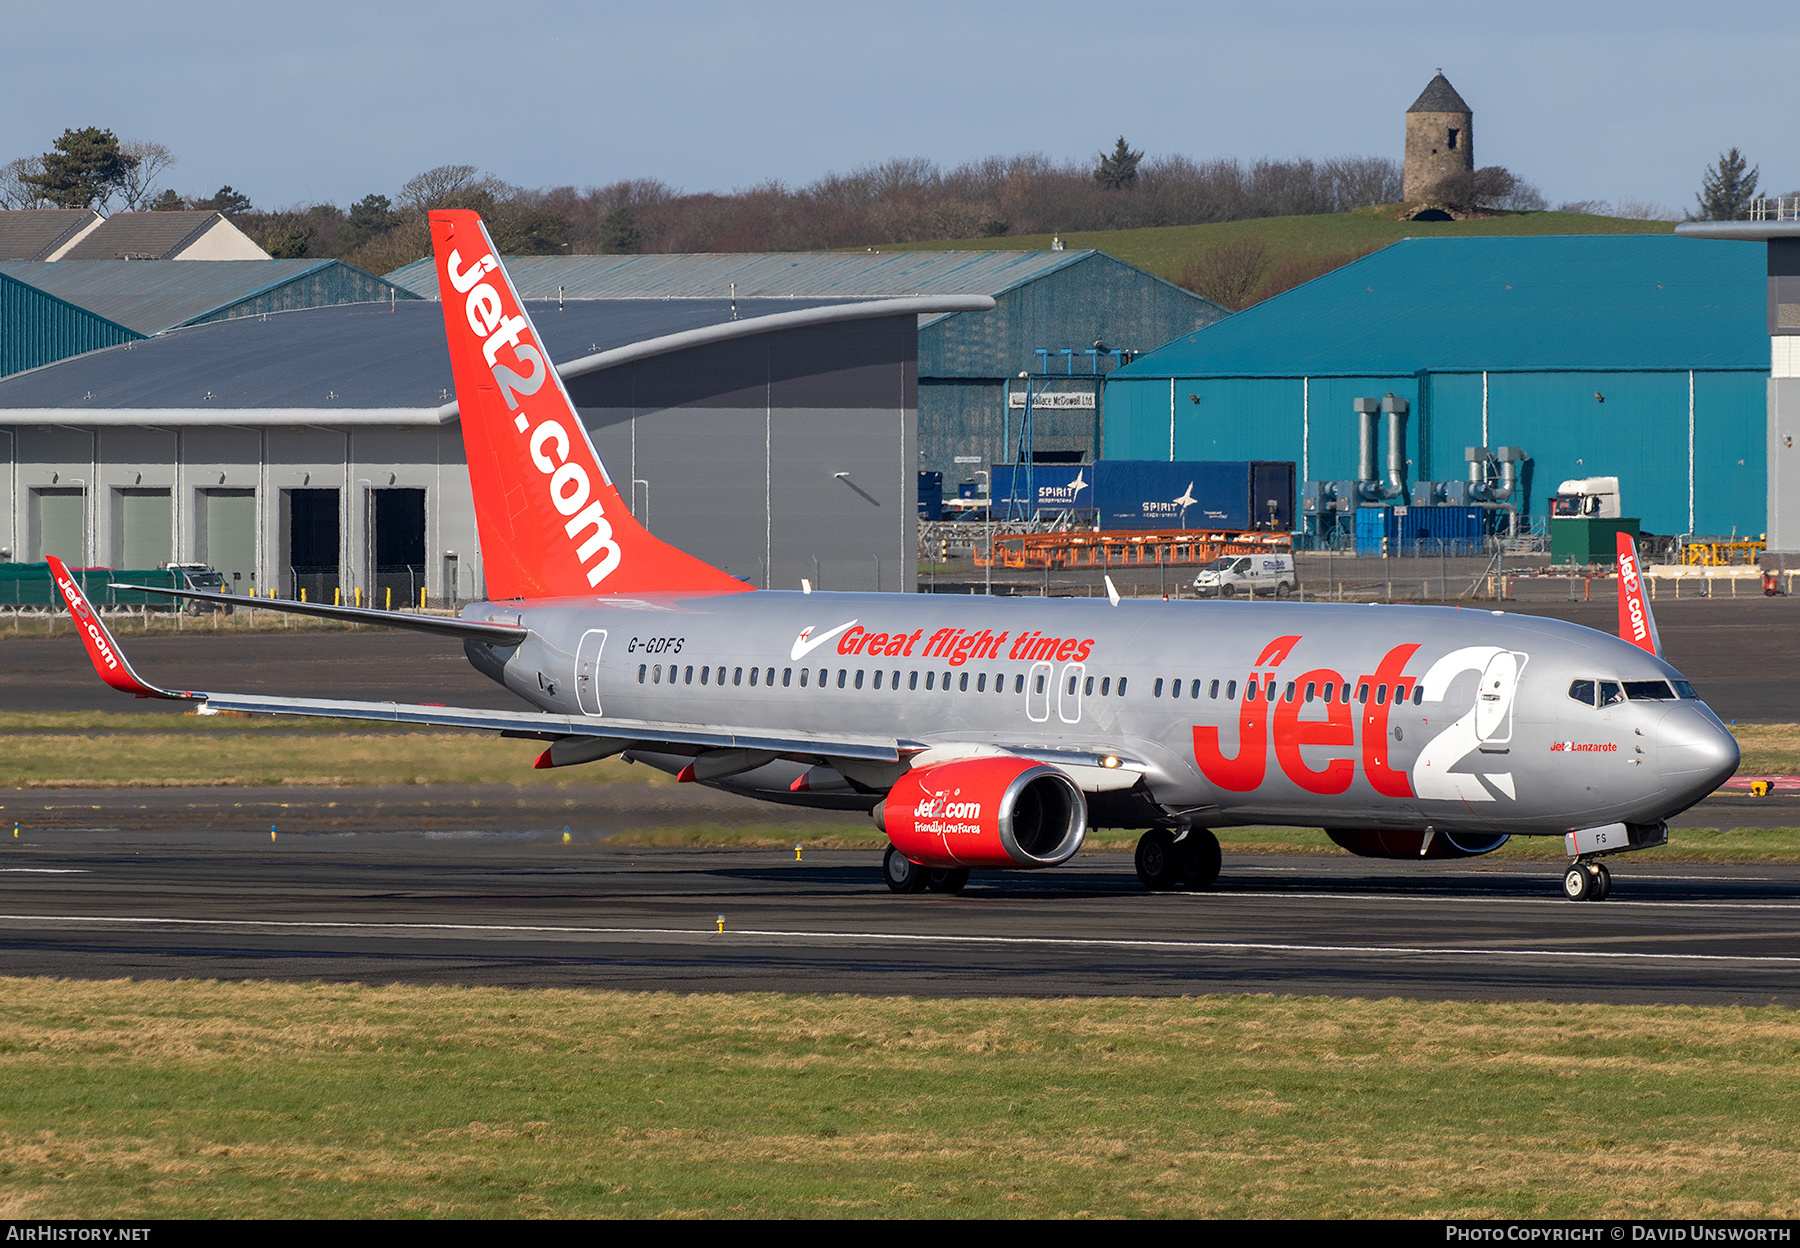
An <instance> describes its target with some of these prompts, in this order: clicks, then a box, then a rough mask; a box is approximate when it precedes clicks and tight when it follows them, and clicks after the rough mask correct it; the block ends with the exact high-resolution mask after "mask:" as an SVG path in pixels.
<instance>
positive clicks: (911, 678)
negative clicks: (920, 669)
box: [906, 672, 931, 689]
mask: <svg viewBox="0 0 1800 1248" xmlns="http://www.w3.org/2000/svg"><path fill="white" fill-rule="evenodd" d="M926 679H927V680H930V679H931V677H930V676H929V675H928V676H926ZM906 687H907V688H908V689H917V688H918V687H919V674H918V673H917V672H911V673H909V674H908V675H907V677H906ZM925 687H926V688H927V689H929V688H931V686H930V685H926V686H925Z"/></svg>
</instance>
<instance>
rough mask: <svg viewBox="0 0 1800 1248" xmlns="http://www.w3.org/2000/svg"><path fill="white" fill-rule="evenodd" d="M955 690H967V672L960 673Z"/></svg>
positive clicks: (960, 691) (962, 691)
mask: <svg viewBox="0 0 1800 1248" xmlns="http://www.w3.org/2000/svg"><path fill="white" fill-rule="evenodd" d="M956 691H957V692H958V693H967V692H968V691H969V674H968V673H967V672H964V673H963V674H962V679H961V680H959V681H957V682H956Z"/></svg>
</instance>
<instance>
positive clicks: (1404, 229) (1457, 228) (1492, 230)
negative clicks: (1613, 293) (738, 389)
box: [881, 209, 1675, 280]
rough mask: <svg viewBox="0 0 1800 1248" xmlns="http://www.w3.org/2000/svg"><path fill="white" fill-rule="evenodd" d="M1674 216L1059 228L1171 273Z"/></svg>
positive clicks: (1658, 224)
mask: <svg viewBox="0 0 1800 1248" xmlns="http://www.w3.org/2000/svg"><path fill="white" fill-rule="evenodd" d="M1674 228H1675V224H1674V222H1672V221H1635V220H1629V219H1625V218H1620V217H1590V216H1586V215H1583V214H1578V213H1569V212H1527V213H1516V214H1514V215H1512V216H1505V217H1489V218H1486V219H1484V220H1477V221H1395V220H1392V219H1390V218H1388V217H1386V216H1384V215H1382V214H1381V213H1380V212H1378V211H1376V210H1371V209H1365V210H1362V211H1359V212H1346V213H1336V214H1332V215H1325V216H1306V217H1259V218H1256V219H1254V220H1249V221H1222V222H1219V223H1216V224H1213V225H1169V226H1158V227H1154V228H1151V229H1142V230H1095V231H1080V230H1077V231H1076V232H1074V233H1072V234H1061V235H1058V236H1057V237H1060V238H1061V239H1062V241H1063V242H1064V244H1066V245H1067V246H1068V247H1070V248H1081V247H1093V248H1097V249H1098V250H1100V251H1104V252H1105V253H1106V254H1107V255H1109V256H1114V257H1116V258H1118V259H1120V260H1123V261H1125V262H1126V263H1127V264H1135V265H1137V266H1138V267H1139V268H1141V269H1148V270H1149V271H1150V272H1152V273H1154V274H1156V275H1157V276H1158V277H1165V278H1169V279H1170V280H1173V279H1174V278H1175V277H1176V275H1177V274H1179V273H1180V272H1181V266H1182V264H1183V263H1184V262H1185V261H1186V260H1187V259H1188V258H1189V257H1190V256H1192V255H1194V253H1196V252H1198V251H1200V250H1202V249H1203V248H1207V247H1212V246H1216V245H1217V244H1219V243H1228V242H1233V241H1235V240H1237V239H1240V238H1244V237H1254V238H1257V239H1259V240H1261V241H1262V243H1263V244H1264V245H1265V246H1267V247H1268V249H1269V254H1270V258H1271V260H1272V261H1273V262H1274V263H1276V264H1279V263H1280V262H1281V261H1283V260H1286V259H1288V258H1290V257H1313V256H1324V255H1334V254H1342V253H1344V252H1359V251H1366V250H1368V249H1369V248H1372V247H1385V246H1387V245H1388V244H1389V243H1395V242H1399V241H1400V240H1401V239H1403V238H1466V237H1470V236H1482V235H1507V234H1667V233H1669V232H1670V231H1672V230H1673V229H1674ZM1050 240H1051V235H1049V234H1020V235H1016V236H1009V237H1005V238H961V239H954V240H950V241H940V242H928V243H887V244H884V245H883V246H882V247H881V250H882V251H1043V250H1046V249H1048V248H1049V246H1050Z"/></svg>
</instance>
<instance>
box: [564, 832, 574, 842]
mask: <svg viewBox="0 0 1800 1248" xmlns="http://www.w3.org/2000/svg"><path fill="white" fill-rule="evenodd" d="M573 840H574V838H573V837H571V836H570V835H569V830H568V829H567V828H564V829H563V844H564V845H567V844H569V843H570V842H571V841H573Z"/></svg>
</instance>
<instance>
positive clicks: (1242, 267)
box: [1176, 234, 1273, 312]
mask: <svg viewBox="0 0 1800 1248" xmlns="http://www.w3.org/2000/svg"><path fill="white" fill-rule="evenodd" d="M1272 259H1273V258H1272V257H1271V256H1270V255H1269V247H1268V244H1266V243H1264V242H1263V241H1262V239H1260V238H1257V237H1256V236H1255V235H1254V234H1246V235H1245V236H1244V237H1242V238H1238V239H1233V240H1232V241H1231V242H1229V243H1219V244H1218V245H1217V246H1213V247H1208V248H1207V249H1206V250H1204V251H1202V252H1199V253H1198V254H1196V255H1194V256H1192V257H1190V258H1189V259H1188V262H1187V263H1186V264H1185V265H1183V266H1182V269H1181V276H1180V277H1178V278H1177V279H1176V284H1177V285H1179V286H1185V287H1187V288H1188V289H1189V290H1191V291H1193V292H1194V293H1195V294H1196V295H1199V296H1200V297H1201V298H1202V299H1211V300H1212V301H1213V302H1214V303H1216V304H1220V305H1221V306H1223V307H1227V308H1230V309H1231V310H1232V311H1233V312H1239V311H1242V310H1243V309H1244V308H1247V307H1249V306H1250V304H1251V303H1252V302H1254V299H1253V298H1252V297H1253V296H1254V295H1255V294H1256V289H1257V287H1259V286H1261V285H1262V281H1263V277H1264V276H1265V275H1266V274H1267V273H1268V271H1269V265H1270V263H1271V262H1272Z"/></svg>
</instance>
